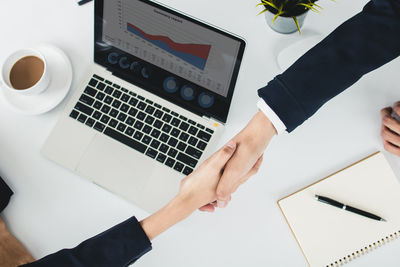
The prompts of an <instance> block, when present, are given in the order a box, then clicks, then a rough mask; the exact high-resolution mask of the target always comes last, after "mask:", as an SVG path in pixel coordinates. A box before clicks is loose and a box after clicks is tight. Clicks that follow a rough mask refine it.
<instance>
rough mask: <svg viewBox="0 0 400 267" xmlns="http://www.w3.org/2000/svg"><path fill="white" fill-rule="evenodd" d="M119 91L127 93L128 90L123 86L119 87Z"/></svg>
mask: <svg viewBox="0 0 400 267" xmlns="http://www.w3.org/2000/svg"><path fill="white" fill-rule="evenodd" d="M121 91H122V92H124V93H129V90H128V89H126V88H124V87H122V88H121Z"/></svg>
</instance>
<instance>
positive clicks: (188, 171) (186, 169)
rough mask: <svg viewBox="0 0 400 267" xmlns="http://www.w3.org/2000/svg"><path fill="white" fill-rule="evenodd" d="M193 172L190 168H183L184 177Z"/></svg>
mask: <svg viewBox="0 0 400 267" xmlns="http://www.w3.org/2000/svg"><path fill="white" fill-rule="evenodd" d="M192 172H193V169H192V168H189V167H187V166H186V167H185V169H183V172H182V173H183V174H184V175H189V174H191V173H192Z"/></svg>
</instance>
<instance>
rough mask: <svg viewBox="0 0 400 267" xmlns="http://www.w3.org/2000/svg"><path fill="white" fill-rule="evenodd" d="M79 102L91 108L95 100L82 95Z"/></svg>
mask: <svg viewBox="0 0 400 267" xmlns="http://www.w3.org/2000/svg"><path fill="white" fill-rule="evenodd" d="M79 101H81V102H82V103H85V104H87V105H89V106H91V105H93V103H94V99H93V98H91V97H90V96H87V95H85V94H83V95H81V97H80V98H79Z"/></svg>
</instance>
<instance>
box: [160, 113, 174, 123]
mask: <svg viewBox="0 0 400 267" xmlns="http://www.w3.org/2000/svg"><path fill="white" fill-rule="evenodd" d="M171 119H172V116H171V115H169V114H164V116H163V118H162V120H163V121H165V122H167V123H169V122H170V121H171Z"/></svg>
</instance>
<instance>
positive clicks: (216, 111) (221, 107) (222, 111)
mask: <svg viewBox="0 0 400 267" xmlns="http://www.w3.org/2000/svg"><path fill="white" fill-rule="evenodd" d="M136 1H140V2H143V3H146V4H148V5H151V6H153V7H155V8H159V9H161V10H163V11H166V12H169V13H171V14H173V15H175V16H178V17H181V18H183V19H185V20H188V21H190V22H192V23H195V24H197V25H199V26H202V27H205V28H207V29H209V30H212V31H214V32H216V33H219V34H222V35H224V36H226V37H229V38H231V39H233V40H235V41H238V42H239V43H240V46H239V51H238V55H237V57H236V63H235V67H234V71H233V74H232V78H231V83H230V85H229V90H228V94H227V97H223V96H221V95H219V94H217V93H214V92H212V91H210V90H208V89H207V88H204V87H201V86H198V85H196V84H195V85H196V86H198V87H199V88H201V89H202V90H203V91H208V92H211V93H212V94H213V95H214V96H216V98H217V99H218V102H217V103H216V107H213V108H210V109H205V108H201V107H200V106H198V105H194V104H193V103H188V102H185V101H182V100H180V99H178V98H177V97H176V96H175V97H174V96H168V95H166V94H165V92H164V93H163V92H162V90H160V88H158V90H157V88H154V87H153V88H152V87H151V86H148V85H147V84H145V83H143V82H140V81H139V80H137V79H135V78H134V77H130V76H129V77H128V75H126V74H125V73H124V72H123V71H121V70H119V69H118V68H116V67H113V66H111V65H110V64H109V63H108V62H107V61H106V60H105V59H104V53H105V52H104V51H105V47H107V49H110V51H111V49H112V50H116V51H121V50H119V49H118V48H116V47H113V46H110V45H109V44H106V43H104V42H103V38H102V37H103V7H104V0H95V1H94V2H95V5H94V6H95V16H94V20H95V21H94V23H95V27H94V34H95V36H94V37H95V42H94V62H95V63H97V64H99V65H101V66H103V67H105V68H107V70H109V71H111V72H112V73H113V74H114V75H116V76H117V77H119V78H122V79H124V80H126V81H128V82H130V83H132V84H135V85H137V86H139V87H141V88H142V89H144V90H146V91H149V92H151V93H153V94H156V95H157V96H159V97H161V98H163V99H165V100H167V101H169V102H172V103H174V104H176V105H178V106H181V107H182V108H184V109H187V110H189V111H191V112H193V113H195V114H197V115H199V116H206V117H210V118H214V119H216V120H218V121H220V122H224V123H225V122H226V120H227V117H228V112H229V108H230V105H231V102H232V98H233V93H234V89H235V86H236V82H237V78H238V74H239V70H240V66H241V63H242V59H243V54H244V50H245V46H246V42H245V40H244V39H242V38H240V37H238V36H235V35H233V34H231V33H228V32H226V31H223V30H222V29H219V28H217V27H215V26H212V25H210V24H207V23H205V22H202V21H200V20H198V19H195V18H193V17H190V16H188V15H186V14H184V13H182V12H178V11H176V10H174V9H171V8H169V7H167V6H165V5H162V4H160V3H157V2H154V1H149V0H136ZM122 52H123V51H122ZM123 53H126V52H123ZM149 65H151V64H149ZM172 75H175V74H172ZM175 76H176V75H175ZM181 80H184V79H183V78H181ZM187 83H188V84H193V83H192V82H190V81H187Z"/></svg>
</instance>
